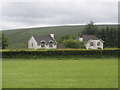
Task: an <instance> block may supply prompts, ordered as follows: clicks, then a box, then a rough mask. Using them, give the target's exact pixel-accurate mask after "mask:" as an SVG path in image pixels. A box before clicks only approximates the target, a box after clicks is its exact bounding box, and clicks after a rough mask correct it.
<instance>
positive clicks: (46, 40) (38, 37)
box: [33, 35, 57, 45]
mask: <svg viewBox="0 0 120 90" xmlns="http://www.w3.org/2000/svg"><path fill="white" fill-rule="evenodd" d="M33 37H34V38H35V40H36V41H37V43H38V44H40V43H41V41H42V40H44V41H45V42H46V44H47V45H48V44H49V41H50V40H52V41H53V43H54V44H55V45H56V44H57V42H56V40H55V39H53V38H52V37H51V36H50V35H33Z"/></svg>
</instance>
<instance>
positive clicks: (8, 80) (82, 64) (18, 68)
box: [3, 58, 118, 88]
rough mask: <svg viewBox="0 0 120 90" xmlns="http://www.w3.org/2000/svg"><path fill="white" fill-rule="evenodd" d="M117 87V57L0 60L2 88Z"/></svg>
mask: <svg viewBox="0 0 120 90" xmlns="http://www.w3.org/2000/svg"><path fill="white" fill-rule="evenodd" d="M117 87H118V60H117V58H110V59H109V60H107V59H95V58H94V59H92V60H89V59H86V58H83V59H79V60H72V59H70V60H69V59H65V60H64V59H63V60H57V59H52V60H51V59H36V60H33V59H29V60H27V59H22V60H21V59H4V60H3V88H117Z"/></svg>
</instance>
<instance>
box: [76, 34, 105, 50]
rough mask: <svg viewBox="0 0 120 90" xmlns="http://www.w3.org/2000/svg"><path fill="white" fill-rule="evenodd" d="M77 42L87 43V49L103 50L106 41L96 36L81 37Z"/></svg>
mask: <svg viewBox="0 0 120 90" xmlns="http://www.w3.org/2000/svg"><path fill="white" fill-rule="evenodd" d="M77 40H79V41H83V42H85V43H84V45H85V47H86V49H103V43H104V41H103V40H102V39H100V38H98V37H95V36H94V35H81V36H80V37H77Z"/></svg>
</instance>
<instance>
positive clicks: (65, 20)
mask: <svg viewBox="0 0 120 90" xmlns="http://www.w3.org/2000/svg"><path fill="white" fill-rule="evenodd" d="M0 5H1V10H0V11H1V12H0V19H1V20H0V30H8V29H18V28H31V27H46V26H60V25H83V24H84V25H85V24H87V23H89V21H94V22H95V24H116V23H118V0H39V1H38V0H34V1H33V0H29V1H28V0H26V1H25V0H21V1H20V0H11V2H10V1H8V0H3V1H1V2H0Z"/></svg>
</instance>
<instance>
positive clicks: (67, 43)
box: [63, 39, 85, 48]
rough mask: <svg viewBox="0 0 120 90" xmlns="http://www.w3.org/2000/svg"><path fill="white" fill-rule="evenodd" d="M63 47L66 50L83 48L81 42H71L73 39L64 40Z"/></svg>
mask: <svg viewBox="0 0 120 90" xmlns="http://www.w3.org/2000/svg"><path fill="white" fill-rule="evenodd" d="M63 45H64V46H65V47H67V48H85V46H84V43H83V42H80V41H77V40H73V39H69V40H64V41H63Z"/></svg>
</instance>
